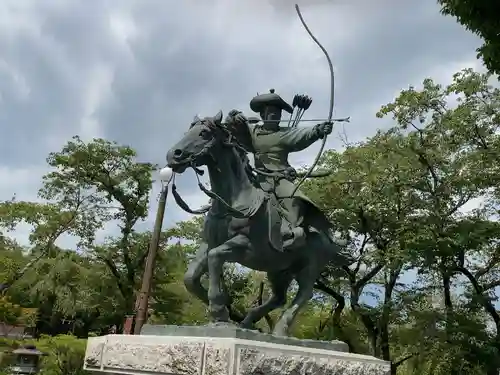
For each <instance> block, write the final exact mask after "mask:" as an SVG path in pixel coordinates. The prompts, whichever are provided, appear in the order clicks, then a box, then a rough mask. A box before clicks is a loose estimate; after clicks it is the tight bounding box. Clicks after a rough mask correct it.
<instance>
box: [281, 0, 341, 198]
mask: <svg viewBox="0 0 500 375" xmlns="http://www.w3.org/2000/svg"><path fill="white" fill-rule="evenodd" d="M295 10H296V11H297V14H298V16H299V18H300V21H301V22H302V25H303V26H304V28H305V29H306V31H307V33H308V34H309V36H310V37H311V38H312V40H313V41H314V42H315V43H316V44H317V45H318V47H319V48H321V50H322V51H323V53H324V54H325V56H326V60H327V61H328V67H329V68H330V83H331V84H330V108H329V112H328V119H327V121H328V122H331V121H332V116H333V104H334V102H335V75H334V73H333V65H332V60H330V56H329V55H328V52H327V51H326V49H325V47H323V46H322V45H321V43H320V42H319V40H318V39H316V37H315V36H314V35H313V33H312V32H311V30H310V29H309V27H308V26H307V24H306V21H304V18H303V17H302V13H300V8H299V6H298V5H297V4H295ZM326 138H327V136H326V134H325V135H324V136H323V140H322V142H321V147H320V149H319V152H318V155H316V159H314V162H313V163H312V165H311V167H310V168H309V170H308V171H307V172H306V174H305V175H304V176H303V177H302V178H301V179H300V181H299V182H298V183H297V185H295V189H294V190H293V192H292V195H291V196H290V198H291V197H293V196H294V195H295V193H296V192H297V190H298V189H299V187H300V185H302V183H303V182H304V181H305V180H306V179H307V178H308V177H309V176H310V175H311V173H312V171H313V170H314V168H315V167H316V165H317V164H318V161H319V159H320V157H321V154H322V153H323V149H324V148H325V143H326Z"/></svg>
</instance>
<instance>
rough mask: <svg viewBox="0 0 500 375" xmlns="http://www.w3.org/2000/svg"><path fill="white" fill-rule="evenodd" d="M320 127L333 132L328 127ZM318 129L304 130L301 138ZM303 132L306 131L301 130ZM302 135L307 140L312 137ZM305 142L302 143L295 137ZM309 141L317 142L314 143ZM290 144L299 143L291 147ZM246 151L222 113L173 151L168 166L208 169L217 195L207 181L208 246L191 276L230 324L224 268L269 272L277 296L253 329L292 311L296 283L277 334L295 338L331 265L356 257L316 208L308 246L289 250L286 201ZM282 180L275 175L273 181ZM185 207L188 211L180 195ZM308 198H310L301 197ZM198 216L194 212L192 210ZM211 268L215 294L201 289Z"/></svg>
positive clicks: (195, 126)
mask: <svg viewBox="0 0 500 375" xmlns="http://www.w3.org/2000/svg"><path fill="white" fill-rule="evenodd" d="M316 129H320V130H314V131H317V132H318V135H315V134H310V135H309V137H318V136H319V132H320V131H324V130H326V131H328V126H324V125H323V126H321V127H320V128H316ZM309 131H310V132H313V130H308V131H306V130H304V131H303V132H301V134H302V133H303V134H306V132H309ZM297 134H298V133H297ZM305 137H306V136H305V135H304V137H303V138H300V139H301V141H302V140H304V139H305ZM294 139H299V138H294ZM307 142H311V143H312V141H311V138H309V140H308V141H307ZM290 147H293V146H291V143H290ZM245 151H246V149H245V148H244V147H243V146H242V144H241V143H240V142H239V141H238V134H236V132H235V130H234V127H233V126H230V125H227V124H223V123H222V113H221V112H219V113H218V114H217V115H216V116H215V117H207V118H204V119H199V118H197V117H196V118H195V119H194V121H193V122H192V124H191V126H190V128H189V130H188V131H187V133H186V134H185V135H184V136H183V138H182V139H181V140H180V141H179V142H178V143H177V144H176V145H174V146H173V147H172V148H171V149H170V150H169V151H168V154H167V162H168V165H169V167H170V168H172V169H173V171H174V172H176V173H183V172H184V171H185V170H186V169H187V168H193V169H194V170H195V172H196V173H197V174H198V173H201V171H200V170H199V169H198V168H199V167H200V166H203V165H205V166H207V169H208V173H209V177H210V184H211V190H208V189H207V188H206V187H204V186H203V184H201V183H199V187H200V189H201V190H202V191H203V192H205V193H206V194H207V195H208V196H209V197H210V198H211V202H212V204H211V206H210V210H209V211H208V213H207V215H206V216H205V222H204V228H203V234H202V237H203V244H202V245H201V247H200V249H199V250H198V252H197V255H196V258H195V259H194V260H193V261H192V262H191V264H190V265H189V267H188V271H187V273H186V276H185V283H186V286H187V288H188V290H189V291H190V292H191V293H193V294H194V295H196V296H197V297H198V298H200V299H201V300H202V301H204V302H205V303H207V304H208V306H209V312H210V315H211V318H212V320H213V321H215V322H228V321H229V312H228V309H227V306H226V305H227V302H228V301H227V296H226V294H225V293H224V286H223V278H222V273H223V267H224V264H225V263H227V262H230V263H239V264H241V265H243V266H246V267H248V268H251V269H254V270H260V271H264V272H266V273H267V277H268V280H269V283H270V287H271V295H270V298H269V299H268V300H267V301H266V302H265V303H264V304H262V305H261V306H257V307H255V308H252V309H250V311H249V312H248V314H247V316H246V317H245V319H244V320H243V322H242V323H241V325H242V326H243V327H245V328H252V327H253V324H254V323H255V322H257V321H259V320H260V319H261V318H262V317H263V316H265V315H266V314H267V313H269V312H270V311H272V310H274V309H276V308H278V307H281V306H284V305H285V303H286V295H287V290H288V288H289V286H290V283H291V282H292V280H294V279H295V280H296V281H297V283H298V286H299V288H298V291H297V294H296V296H295V298H294V299H293V301H292V303H291V305H290V306H289V307H288V308H287V309H286V310H285V311H284V312H283V314H282V316H281V318H280V320H279V321H278V323H277V324H276V326H275V328H274V331H273V333H274V334H276V335H287V334H288V330H289V327H290V325H291V324H292V323H293V321H294V319H295V317H296V315H297V313H298V311H299V310H300V308H302V307H303V306H304V305H305V304H306V303H307V302H308V301H309V299H310V298H311V297H312V295H313V287H314V283H315V281H316V279H317V278H318V277H319V275H320V272H321V271H322V270H323V269H324V267H325V266H326V265H327V264H332V265H334V266H335V267H339V268H341V267H345V266H347V265H348V264H350V263H351V259H350V258H349V257H348V256H346V255H344V254H343V252H342V250H343V249H342V247H341V246H340V245H339V244H337V243H335V242H334V241H332V239H331V237H332V236H331V225H330V223H329V222H328V220H327V219H326V217H325V216H324V215H323V214H322V213H321V211H320V210H319V209H317V208H311V207H315V206H313V205H312V204H309V203H308V204H309V207H307V206H306V207H307V208H306V209H305V214H302V213H301V215H303V217H302V224H301V225H302V228H308V229H307V230H306V231H305V232H306V233H305V236H304V239H303V244H302V245H301V244H299V243H297V244H296V245H295V244H294V246H293V247H292V248H290V249H283V237H282V229H281V228H282V222H283V221H286V220H287V217H288V216H289V215H288V214H287V215H283V212H284V209H283V208H282V207H281V205H280V199H278V197H277V195H276V194H274V192H273V191H270V192H269V191H265V190H264V189H262V188H261V186H260V184H261V181H260V179H259V177H258V175H259V172H258V171H256V170H254V169H253V168H252V167H250V165H249V163H248V159H247V158H246V157H244V156H245ZM273 178H274V177H273ZM174 196H175V197H176V200H177V202H178V203H179V204H180V205H181V207H183V208H185V209H186V210H189V209H188V206H187V205H186V204H185V202H183V201H182V199H181V198H180V196H179V195H178V193H176V192H175V193H174ZM300 199H302V198H300ZM190 212H193V211H190ZM207 271H208V277H209V288H208V292H207V291H206V290H205V289H204V288H203V286H202V285H201V282H200V279H201V276H202V275H203V274H204V273H206V272H207Z"/></svg>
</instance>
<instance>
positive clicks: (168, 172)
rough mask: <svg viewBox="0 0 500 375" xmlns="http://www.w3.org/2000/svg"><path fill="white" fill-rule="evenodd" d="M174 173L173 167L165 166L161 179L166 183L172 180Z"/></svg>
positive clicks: (161, 172)
mask: <svg viewBox="0 0 500 375" xmlns="http://www.w3.org/2000/svg"><path fill="white" fill-rule="evenodd" d="M173 175H174V172H173V171H172V168H169V167H165V168H163V169H162V170H161V171H160V179H161V180H162V181H163V182H164V183H166V184H168V183H169V182H170V180H172V177H173Z"/></svg>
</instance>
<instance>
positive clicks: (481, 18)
mask: <svg viewBox="0 0 500 375" xmlns="http://www.w3.org/2000/svg"><path fill="white" fill-rule="evenodd" d="M438 3H439V5H441V12H442V13H444V14H446V15H451V16H454V17H455V18H457V20H458V22H460V23H461V24H462V25H463V26H465V27H466V28H467V29H469V30H471V31H472V32H474V33H475V34H477V35H479V36H480V37H481V38H482V39H483V40H484V44H483V45H482V46H481V47H479V48H478V50H477V52H478V57H480V58H481V59H483V61H484V63H485V65H486V67H487V68H488V70H490V71H491V72H492V73H495V74H500V20H499V18H498V16H497V13H498V9H497V7H496V4H495V2H493V1H481V0H438Z"/></svg>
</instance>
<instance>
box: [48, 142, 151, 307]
mask: <svg viewBox="0 0 500 375" xmlns="http://www.w3.org/2000/svg"><path fill="white" fill-rule="evenodd" d="M136 156H137V155H136V152H135V151H134V150H133V149H132V148H131V147H128V146H122V145H118V144H117V143H114V142H109V141H106V140H104V139H94V140H93V141H91V142H88V143H85V142H84V141H82V140H81V139H80V138H79V137H74V138H73V139H72V140H71V141H70V142H68V143H67V144H66V145H65V146H64V147H63V149H62V150H61V151H60V152H54V153H51V154H50V155H49V157H48V158H47V162H48V164H49V165H50V166H51V167H53V168H54V170H53V171H52V172H50V173H48V174H47V175H46V176H45V177H44V185H43V188H42V189H41V191H40V195H41V196H42V197H43V198H45V199H48V200H50V201H58V202H60V204H61V205H62V206H63V207H76V206H79V204H80V203H79V202H81V201H84V202H85V208H84V209H83V210H82V212H83V213H82V216H83V217H84V219H85V222H87V223H91V225H90V226H88V227H87V226H79V227H78V228H79V231H78V233H77V236H78V237H79V238H80V239H81V245H82V246H85V247H86V248H87V249H88V250H89V251H92V252H93V254H94V255H95V256H96V257H97V258H99V259H100V260H101V261H102V262H103V263H104V264H106V266H107V267H108V268H109V271H110V272H111V274H112V275H113V277H114V279H115V283H116V286H117V288H118V290H119V292H120V293H121V296H122V298H123V302H124V303H125V305H124V307H125V308H124V310H125V312H126V313H132V312H133V307H134V300H135V298H134V297H135V283H136V279H137V274H138V272H139V270H141V269H142V268H143V265H144V261H145V259H146V255H147V250H148V247H147V246H146V247H141V248H140V249H138V248H136V247H135V248H133V245H134V244H133V237H132V236H133V235H134V226H135V225H136V223H137V222H138V221H140V220H144V219H145V218H146V216H147V214H148V207H149V194H150V191H151V184H152V182H153V180H152V172H153V171H154V170H155V168H156V166H154V165H152V164H150V163H142V162H139V161H137V160H136ZM111 219H113V220H115V221H116V222H117V223H118V227H119V229H120V233H121V234H120V237H119V238H116V239H113V240H112V241H109V242H108V243H107V244H105V245H104V246H93V245H94V238H95V233H96V231H97V230H98V229H100V228H102V225H103V223H105V222H108V221H109V220H111ZM134 250H135V251H138V252H136V253H134Z"/></svg>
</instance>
